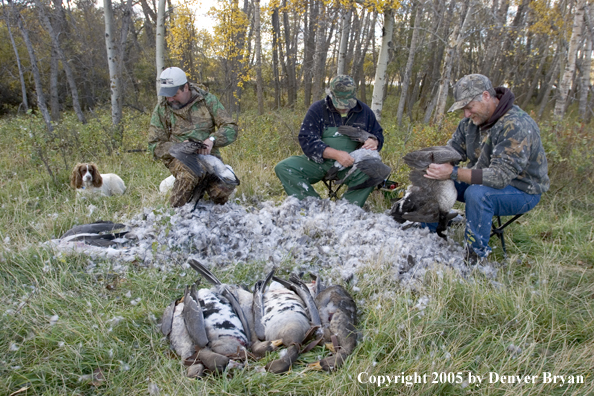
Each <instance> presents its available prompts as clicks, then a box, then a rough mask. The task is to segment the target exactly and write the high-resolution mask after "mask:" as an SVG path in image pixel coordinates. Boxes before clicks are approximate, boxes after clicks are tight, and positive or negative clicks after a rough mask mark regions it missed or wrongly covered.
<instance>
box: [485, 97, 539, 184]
mask: <svg viewBox="0 0 594 396" xmlns="http://www.w3.org/2000/svg"><path fill="white" fill-rule="evenodd" d="M514 107H515V108H514V109H512V110H511V111H509V112H508V113H507V114H506V115H504V116H503V117H501V118H500V119H499V121H498V122H497V124H496V125H494V126H493V127H492V133H491V134H489V139H491V140H492V141H491V142H490V143H491V144H490V149H491V151H492V152H491V153H490V162H489V165H488V167H484V168H483V185H485V186H488V187H493V188H504V187H505V186H507V185H509V184H511V185H512V186H514V187H516V188H518V189H521V190H522V191H525V192H527V193H529V194H540V193H542V192H545V191H546V190H548V186H549V179H548V175H547V171H548V165H547V161H546V156H545V153H544V149H543V147H542V142H541V140H540V131H539V129H538V126H537V125H536V123H535V122H534V120H533V119H532V118H531V117H530V116H529V115H528V114H527V113H525V112H524V111H522V110H520V109H519V108H517V106H514ZM485 151H486V150H483V153H482V154H481V157H482V156H483V155H486V154H489V153H485ZM485 160H486V158H485V159H484V160H483V158H479V160H478V162H477V165H479V164H481V163H483V162H485Z"/></svg>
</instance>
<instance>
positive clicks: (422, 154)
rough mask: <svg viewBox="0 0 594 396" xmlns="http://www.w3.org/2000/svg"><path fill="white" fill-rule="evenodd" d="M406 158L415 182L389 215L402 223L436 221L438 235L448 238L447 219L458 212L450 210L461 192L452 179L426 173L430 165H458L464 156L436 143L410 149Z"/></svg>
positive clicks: (411, 176) (410, 175) (411, 177)
mask: <svg viewBox="0 0 594 396" xmlns="http://www.w3.org/2000/svg"><path fill="white" fill-rule="evenodd" d="M403 159H404V162H405V163H406V164H407V165H408V166H409V167H411V168H412V170H411V172H410V173H409V175H408V178H409V179H410V181H411V183H412V185H410V186H409V187H408V189H407V190H406V194H405V195H404V197H402V199H400V200H399V201H397V202H395V203H394V205H393V206H392V209H391V211H390V215H391V216H392V217H393V218H394V220H396V221H398V222H399V223H404V222H406V221H407V220H409V221H416V222H424V223H435V222H437V223H438V225H437V235H439V236H440V237H442V238H444V239H445V238H446V236H445V234H444V232H445V231H446V230H447V224H448V221H449V220H451V219H453V218H454V217H456V215H457V213H455V212H450V209H452V207H453V206H454V204H455V203H456V198H457V196H458V193H457V191H456V187H455V185H454V181H453V180H435V179H429V178H427V177H425V174H426V173H427V168H428V167H429V165H430V164H445V163H451V164H455V163H458V162H459V161H460V160H462V157H461V156H460V154H459V153H458V152H457V151H456V150H454V149H453V148H452V147H449V146H436V147H427V148H424V149H421V150H417V151H413V152H410V153H408V154H406V155H405V156H404V157H403Z"/></svg>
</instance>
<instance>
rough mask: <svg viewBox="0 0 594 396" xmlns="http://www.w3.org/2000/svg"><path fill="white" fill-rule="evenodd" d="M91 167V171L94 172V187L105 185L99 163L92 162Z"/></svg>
mask: <svg viewBox="0 0 594 396" xmlns="http://www.w3.org/2000/svg"><path fill="white" fill-rule="evenodd" d="M89 168H91V172H92V174H93V187H97V188H99V187H101V186H102V185H103V178H102V177H101V174H100V173H99V169H97V165H95V164H90V165H89Z"/></svg>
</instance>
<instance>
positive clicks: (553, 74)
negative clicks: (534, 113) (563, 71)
mask: <svg viewBox="0 0 594 396" xmlns="http://www.w3.org/2000/svg"><path fill="white" fill-rule="evenodd" d="M562 61H563V60H562V59H558V60H557V61H556V62H554V64H553V65H552V67H551V70H550V77H549V78H548V79H547V80H546V82H547V84H546V85H545V87H546V88H545V90H544V92H543V95H542V99H541V101H540V105H539V107H538V118H541V117H542V113H543V112H544V109H545V107H547V104H548V102H549V95H550V94H551V90H552V89H553V84H554V83H555V78H556V76H557V70H559V64H560V63H561V62H562ZM548 74H549V73H547V75H548Z"/></svg>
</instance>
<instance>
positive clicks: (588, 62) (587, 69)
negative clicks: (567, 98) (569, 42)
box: [579, 37, 592, 120]
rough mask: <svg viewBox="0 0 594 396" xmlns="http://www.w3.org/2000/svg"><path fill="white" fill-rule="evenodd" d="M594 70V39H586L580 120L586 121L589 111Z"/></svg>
mask: <svg viewBox="0 0 594 396" xmlns="http://www.w3.org/2000/svg"><path fill="white" fill-rule="evenodd" d="M591 70H592V37H586V46H585V49H584V62H583V65H582V73H581V79H580V83H581V87H580V105H579V113H580V118H581V119H582V120H585V119H586V118H587V111H588V93H589V92H590V73H591Z"/></svg>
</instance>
